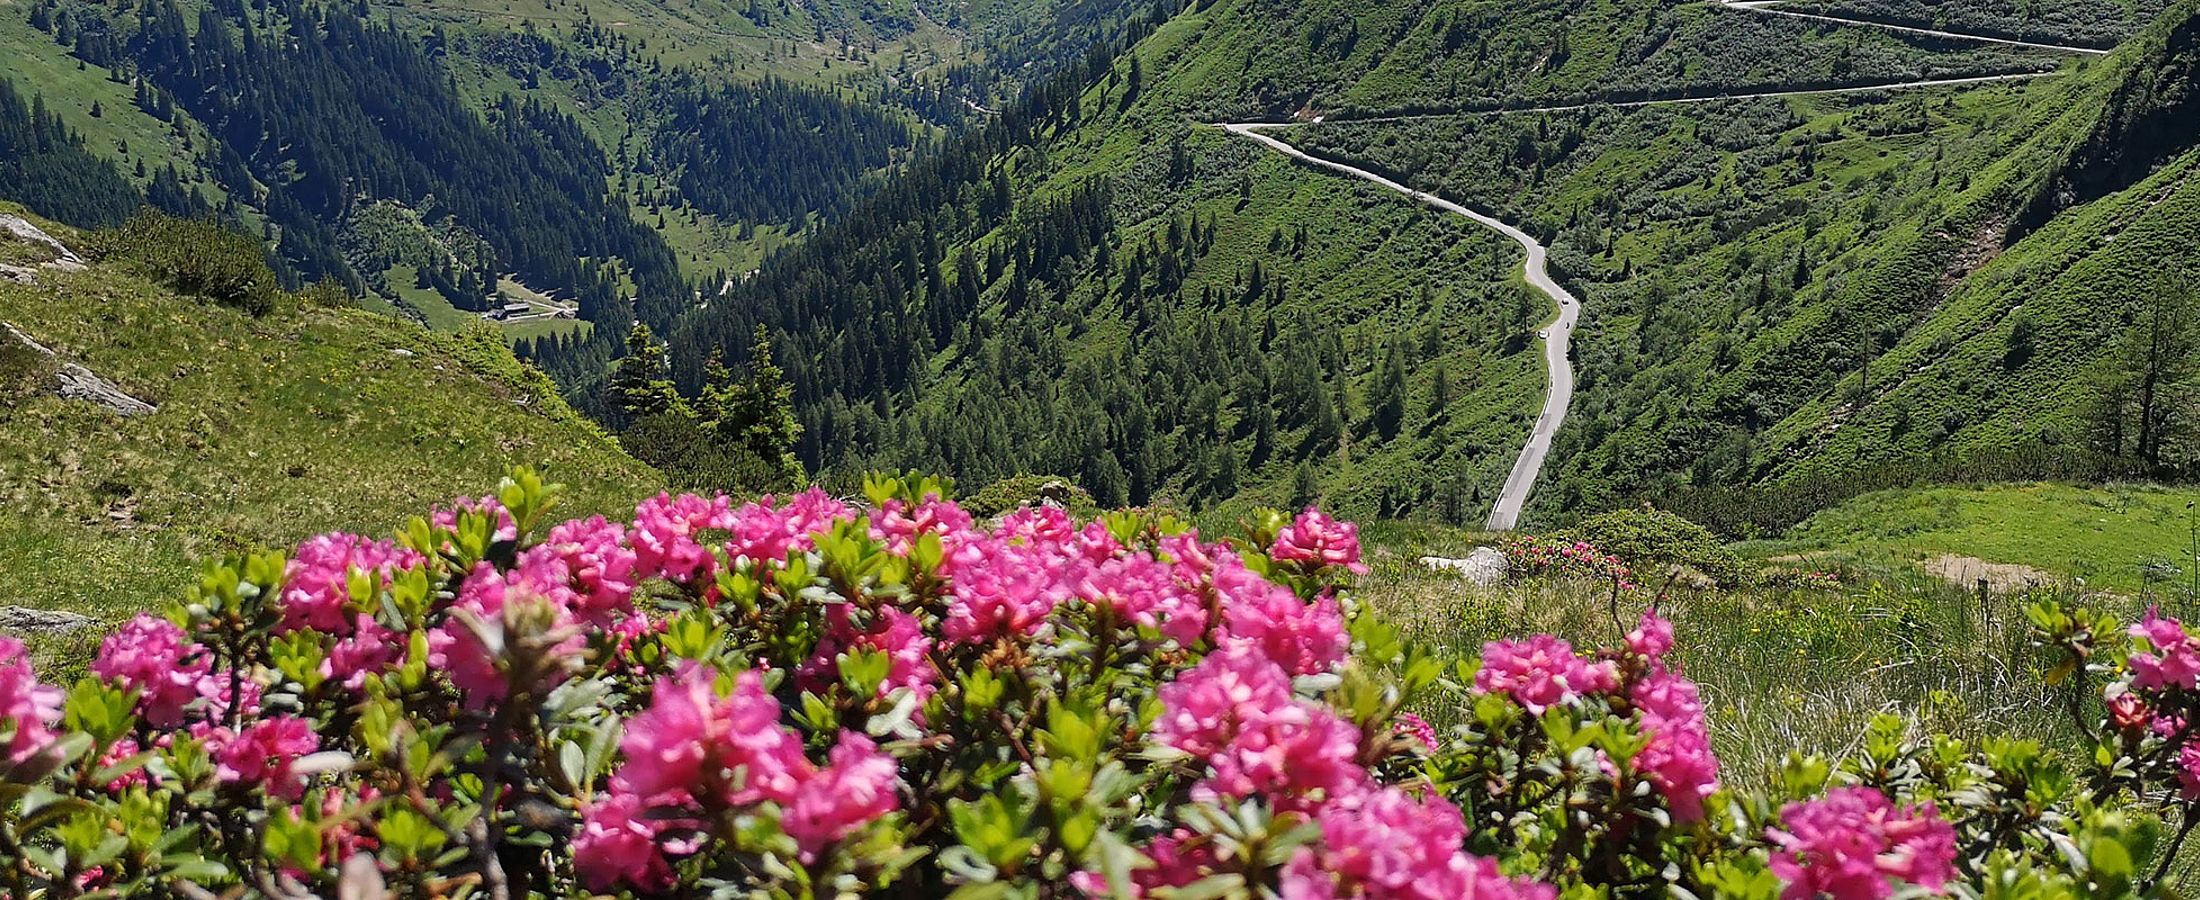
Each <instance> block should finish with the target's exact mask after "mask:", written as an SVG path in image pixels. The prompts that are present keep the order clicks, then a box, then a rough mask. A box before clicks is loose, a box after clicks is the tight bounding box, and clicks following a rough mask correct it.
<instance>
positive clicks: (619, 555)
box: [542, 516, 641, 625]
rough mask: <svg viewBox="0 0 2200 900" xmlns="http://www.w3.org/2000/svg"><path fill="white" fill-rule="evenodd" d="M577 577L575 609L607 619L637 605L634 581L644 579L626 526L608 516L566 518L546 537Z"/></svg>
mask: <svg viewBox="0 0 2200 900" xmlns="http://www.w3.org/2000/svg"><path fill="white" fill-rule="evenodd" d="M542 546H543V547H546V548H548V550H547V552H549V553H555V554H557V556H558V558H559V559H560V560H562V561H563V562H564V563H565V569H566V571H567V573H569V574H570V575H571V577H572V587H573V592H572V601H573V613H574V615H575V616H576V617H578V618H581V619H585V620H587V621H589V622H592V623H595V624H598V625H604V624H609V623H610V622H611V621H612V620H613V619H615V618H617V617H618V616H621V615H624V614H625V613H628V612H631V611H632V610H633V608H634V604H633V598H634V586H635V583H636V582H638V581H640V580H641V576H640V572H639V571H638V569H639V563H638V558H637V557H636V555H635V553H634V548H632V547H629V546H627V531H626V528H625V526H622V525H618V524H615V523H613V522H610V521H607V520H606V519H604V517H602V516H594V517H591V518H588V519H575V520H573V521H570V522H560V523H558V524H557V525H556V526H553V527H552V528H551V529H550V534H549V537H548V538H547V539H546V540H544V541H543V543H542Z"/></svg>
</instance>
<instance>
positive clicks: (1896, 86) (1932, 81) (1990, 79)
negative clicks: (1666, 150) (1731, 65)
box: [1256, 72, 2062, 128]
mask: <svg viewBox="0 0 2200 900" xmlns="http://www.w3.org/2000/svg"><path fill="white" fill-rule="evenodd" d="M2060 74H2062V73H2060V72H2015V73H2011V74H2008V75H1973V76H1969V77H1966V78H1928V79H1925V80H1923V81H1892V82H1888V83H1886V84H1860V85H1850V86H1848V87H1835V88H1810V89H1807V90H1799V91H1756V92H1745V93H1740V94H1707V95H1705V96H1702V97H1660V98H1657V99H1654V100H1616V101H1615V100H1601V101H1598V102H1595V103H1573V104H1568V105H1565V106H1515V107H1504V108H1500V109H1478V110H1462V111H1459V112H1439V113H1413V114H1411V115H1403V116H1367V117H1364V118H1362V117H1357V116H1343V117H1336V118H1330V119H1327V120H1316V121H1317V122H1320V121H1327V122H1328V123H1329V124H1332V125H1349V124H1357V123H1363V122H1366V123H1375V122H1414V121H1419V120H1423V119H1456V118H1459V117H1461V116H1510V115H1519V114H1521V113H1562V112H1579V111H1581V110H1584V109H1592V108H1598V107H1605V108H1612V109H1630V108H1634V107H1639V106H1681V105H1686V104H1691V103H1719V102H1722V101H1726V100H1755V99H1759V98H1762V97H1811V96H1817V95H1820V94H1860V93H1864V92H1866V91H1902V90H1910V89H1913V88H1929V87H1950V86H1955V85H1966V84H1992V83H1995V82H2000V81H2029V80H2031V79H2034V78H2053V77H2055V76H2056V75H2060ZM1256 124H1259V125H1261V127H1264V128H1265V127H1283V126H1288V125H1298V124H1304V123H1299V122H1265V123H1256Z"/></svg>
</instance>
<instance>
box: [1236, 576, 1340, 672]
mask: <svg viewBox="0 0 2200 900" xmlns="http://www.w3.org/2000/svg"><path fill="white" fill-rule="evenodd" d="M1240 572H1241V573H1242V572H1243V570H1240ZM1243 577H1244V578H1245V579H1246V580H1247V581H1248V582H1249V584H1248V585H1247V586H1246V587H1244V588H1241V589H1239V590H1236V591H1234V592H1232V593H1233V594H1234V596H1233V597H1232V598H1231V599H1230V600H1228V601H1227V602H1225V603H1224V604H1223V607H1222V621H1223V632H1224V633H1225V634H1227V635H1228V636H1229V637H1230V638H1232V639H1235V640H1243V641H1248V642H1250V643H1251V644H1252V645H1253V646H1255V647H1258V648H1259V649H1260V652H1261V653H1262V654H1263V655H1265V656H1267V657H1268V658H1269V659H1271V660H1274V661H1275V662H1276V663H1277V664H1279V665H1281V666H1283V669H1284V671H1286V672H1289V673H1291V674H1293V675H1313V674H1316V673H1320V672H1327V671H1329V670H1331V669H1333V668H1335V667H1336V665H1337V664H1338V663H1340V662H1343V661H1344V657H1345V651H1346V650H1349V649H1350V648H1351V645H1352V638H1351V636H1350V635H1347V634H1346V633H1345V628H1344V613H1343V611H1341V610H1339V609H1338V608H1337V599H1336V598H1335V597H1331V596H1329V595H1327V594H1324V595H1322V596H1321V597H1320V598H1317V599H1316V600H1315V601H1314V602H1313V603H1311V604H1309V603H1307V602H1305V601H1303V600H1300V599H1299V597H1298V595H1297V594H1294V593H1291V592H1290V591H1289V590H1287V589H1285V588H1282V587H1279V586H1277V585H1274V584H1270V583H1268V582H1266V581H1261V580H1260V579H1259V578H1257V577H1254V576H1252V575H1251V574H1250V573H1244V575H1243Z"/></svg>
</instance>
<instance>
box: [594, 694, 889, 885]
mask: <svg viewBox="0 0 2200 900" xmlns="http://www.w3.org/2000/svg"><path fill="white" fill-rule="evenodd" d="M716 680H717V678H716V675H715V673H713V672H711V671H710V670H708V669H704V668H700V667H691V668H689V669H688V670H687V671H686V672H684V673H682V674H681V675H679V676H677V677H668V678H664V679H660V680H659V681H658V682H657V687H656V691H655V692H654V693H653V694H652V696H651V701H650V706H649V709H647V710H645V711H643V712H642V713H641V714H639V715H637V716H635V717H634V718H633V719H631V720H629V721H628V722H627V723H626V734H625V736H624V737H623V738H622V739H621V740H620V744H619V749H620V750H621V751H622V752H623V753H624V754H625V760H626V761H625V763H624V764H623V765H621V766H620V767H619V770H618V772H617V774H615V775H613V776H612V779H611V789H610V791H609V792H608V793H606V794H605V795H604V796H602V797H600V798H598V799H597V801H596V802H595V803H594V804H592V805H591V806H590V807H589V809H588V810H587V813H586V815H585V817H584V821H583V827H582V830H581V833H580V835H579V836H578V837H577V838H576V839H575V841H574V848H573V849H574V859H575V862H576V865H577V866H578V868H579V871H580V874H581V877H582V878H583V879H585V880H586V881H587V882H588V883H589V885H590V886H591V887H593V888H595V889H598V890H610V889H612V888H614V887H616V886H618V885H620V884H625V885H629V886H633V887H637V888H642V889H645V890H661V889H664V888H666V887H669V886H670V883H671V876H672V869H671V863H670V861H669V859H668V856H667V855H668V854H670V855H673V856H677V855H682V854H686V853H692V852H694V851H695V850H696V849H697V846H696V845H695V844H694V843H692V841H690V840H687V839H684V838H682V837H681V836H680V835H681V834H684V833H685V832H687V831H688V830H690V829H691V828H692V823H693V822H694V821H697V820H702V819H706V818H708V817H710V816H713V815H715V814H717V813H719V812H723V811H727V810H740V809H745V808H750V807H754V806H756V805H758V804H762V803H773V804H777V805H778V806H779V807H780V809H781V817H780V827H781V829H782V830H784V831H785V832H786V833H787V835H788V836H789V837H791V838H793V839H794V840H795V844H796V845H797V847H799V848H800V852H801V854H802V856H803V858H804V859H805V860H809V859H813V858H814V857H815V855H816V854H817V853H818V852H819V851H821V850H823V849H825V848H826V847H827V846H830V845H831V844H832V843H833V842H835V841H838V840H840V839H841V838H843V837H846V836H847V835H848V834H850V833H852V832H853V831H855V830H856V829H858V828H860V827H862V826H863V825H864V824H865V823H868V822H871V821H873V820H876V819H878V818H879V817H881V816H884V815H886V814H888V813H891V812H893V811H894V810H896V809H899V808H900V805H901V800H900V796H899V794H898V785H899V784H900V771H899V768H898V767H897V766H896V764H895V763H894V761H893V759H892V758H890V757H888V756H886V755H885V754H883V753H881V752H879V750H878V748H877V747H876V746H875V745H873V744H872V743H871V741H870V739H869V738H866V737H864V736H862V735H860V734H855V733H852V732H843V733H842V734H841V736H840V741H839V743H838V744H837V745H836V746H834V747H833V749H832V752H831V754H830V756H829V759H828V761H827V764H826V765H825V766H824V767H822V768H821V767H818V766H816V765H814V764H812V763H811V762H810V760H809V759H808V757H806V756H804V755H803V752H802V738H801V736H800V735H798V734H796V733H795V732H794V731H792V730H790V729H788V728H786V727H785V726H783V725H781V724H780V722H779V719H780V708H779V701H777V700H775V699H773V698H772V696H771V695H770V694H769V693H766V692H765V690H764V682H763V678H762V677H761V676H759V675H758V674H757V673H755V672H743V673H741V674H740V675H738V676H736V677H735V678H734V679H733V688H732V690H731V692H728V693H721V692H720V691H719V690H718V689H717V687H716ZM683 823H686V826H687V827H683ZM668 833H672V834H670V835H669V836H668Z"/></svg>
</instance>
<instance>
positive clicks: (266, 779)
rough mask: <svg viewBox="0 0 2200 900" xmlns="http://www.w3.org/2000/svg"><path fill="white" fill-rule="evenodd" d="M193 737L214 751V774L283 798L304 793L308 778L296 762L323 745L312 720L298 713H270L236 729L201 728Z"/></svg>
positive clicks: (294, 796)
mask: <svg viewBox="0 0 2200 900" xmlns="http://www.w3.org/2000/svg"><path fill="white" fill-rule="evenodd" d="M194 736H195V737H198V738H199V739H200V740H203V741H205V742H206V747H207V749H208V750H209V751H211V752H212V753H213V755H214V764H215V768H214V774H215V777H216V778H218V779H220V780H221V782H222V783H223V784H243V785H256V786H259V787H262V788H265V789H266V790H267V792H268V794H269V795H270V796H274V797H279V798H282V799H284V800H297V799H298V798H300V797H303V796H305V791H306V782H305V778H304V776H302V775H301V774H300V773H299V772H298V771H297V769H296V765H297V763H298V759H299V758H300V757H303V756H305V755H306V754H309V753H312V752H313V751H315V750H318V749H320V748H321V737H320V735H317V734H315V733H314V732H313V723H311V722H308V721H306V720H304V719H301V718H298V717H297V716H271V717H268V718H264V719H260V720H258V721H255V722H253V723H251V724H249V725H246V726H244V727H243V728H242V729H241V730H236V731H232V730H231V729H229V728H202V729H201V730H199V733H198V734H196V735H194Z"/></svg>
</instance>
